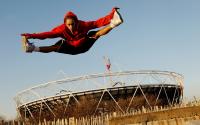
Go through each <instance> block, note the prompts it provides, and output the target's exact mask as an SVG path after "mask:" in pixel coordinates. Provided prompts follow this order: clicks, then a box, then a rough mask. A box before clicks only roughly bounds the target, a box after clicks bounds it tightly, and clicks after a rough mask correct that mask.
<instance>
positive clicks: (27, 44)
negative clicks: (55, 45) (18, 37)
mask: <svg viewBox="0 0 200 125" xmlns="http://www.w3.org/2000/svg"><path fill="white" fill-rule="evenodd" d="M22 47H23V50H24V51H25V52H27V53H32V52H33V50H34V49H35V45H34V44H33V43H30V42H29V41H28V40H27V39H26V37H25V36H22Z"/></svg>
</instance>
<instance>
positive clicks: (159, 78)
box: [15, 66, 183, 121]
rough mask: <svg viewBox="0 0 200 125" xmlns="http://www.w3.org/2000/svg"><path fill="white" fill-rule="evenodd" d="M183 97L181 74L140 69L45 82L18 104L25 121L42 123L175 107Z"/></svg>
mask: <svg viewBox="0 0 200 125" xmlns="http://www.w3.org/2000/svg"><path fill="white" fill-rule="evenodd" d="M107 67H108V68H109V66H107ZM182 97H183V76H182V75H181V74H178V73H175V72H169V71H159V70H138V71H120V72H111V71H108V72H106V73H99V74H91V75H83V76H78V77H71V78H63V79H59V80H55V81H50V82H47V83H42V84H39V85H38V86H34V87H31V88H28V89H26V90H24V91H21V92H19V93H18V94H17V95H16V96H15V102H16V105H17V111H18V113H19V115H20V116H21V118H23V119H34V120H37V121H39V120H42V119H44V118H45V119H46V120H52V119H55V118H69V117H82V116H91V115H102V114H107V113H110V112H121V113H126V112H130V111H133V110H138V109H140V108H142V107H146V108H153V107H154V106H166V105H167V106H173V105H175V104H180V103H181V101H182Z"/></svg>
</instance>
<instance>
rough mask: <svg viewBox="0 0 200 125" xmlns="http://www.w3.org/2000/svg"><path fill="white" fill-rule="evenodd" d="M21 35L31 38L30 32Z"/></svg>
mask: <svg viewBox="0 0 200 125" xmlns="http://www.w3.org/2000/svg"><path fill="white" fill-rule="evenodd" d="M21 36H25V37H26V39H29V38H30V34H29V33H22V34H21Z"/></svg>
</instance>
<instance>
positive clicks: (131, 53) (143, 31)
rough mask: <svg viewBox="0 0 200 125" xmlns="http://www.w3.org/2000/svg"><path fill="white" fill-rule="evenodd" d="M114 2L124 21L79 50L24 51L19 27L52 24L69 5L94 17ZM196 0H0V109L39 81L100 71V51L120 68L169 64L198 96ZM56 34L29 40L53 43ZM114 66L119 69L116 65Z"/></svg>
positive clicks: (7, 111)
mask: <svg viewBox="0 0 200 125" xmlns="http://www.w3.org/2000/svg"><path fill="white" fill-rule="evenodd" d="M113 6H118V7H120V8H121V9H120V12H121V14H122V16H123V18H124V23H123V24H122V25H120V26H119V27H117V28H116V29H114V30H113V31H112V32H110V33H109V34H108V35H106V36H104V37H102V38H101V39H99V40H98V41H97V42H96V43H95V45H94V46H93V47H92V48H91V49H90V50H89V51H88V52H87V53H84V54H81V55H76V56H72V55H65V54H58V53H50V54H42V53H31V54H27V53H24V52H23V51H22V50H21V37H20V34H21V33H26V32H27V33H34V32H43V31H48V30H51V29H52V28H53V27H55V26H57V25H59V24H61V23H63V16H64V14H65V13H66V12H67V11H69V10H71V11H73V12H74V13H76V14H77V16H78V18H79V19H81V20H95V19H98V18H99V17H102V16H104V15H105V14H107V13H108V12H110V10H111V9H112V7H113ZM199 13H200V1H199V0H165V1H164V0H118V1H116V0H106V1H94V0H84V1H78V0H59V1H49V0H42V1H41V0H17V1H13V0H2V1H1V4H0V36H1V37H0V44H1V45H0V58H1V61H0V69H1V70H0V76H1V77H0V85H1V87H0V92H1V94H0V115H3V116H7V117H13V116H15V114H16V112H15V103H14V101H13V97H14V96H15V95H16V93H17V92H19V91H21V90H24V89H26V88H29V87H31V86H35V85H37V84H39V83H41V82H47V81H51V80H55V79H56V78H58V77H59V75H60V74H59V71H60V70H62V71H64V72H65V73H66V74H67V75H68V76H77V75H84V74H91V73H98V72H104V70H105V69H104V65H103V58H102V57H103V56H108V57H110V59H111V62H112V63H115V64H117V65H118V67H120V68H121V69H123V70H141V69H146V70H151V69H155V70H167V71H174V72H178V73H180V74H183V75H184V77H185V85H184V86H185V90H184V92H185V94H184V96H185V97H193V96H197V97H199V96H200V92H199V87H200V85H199V84H200V77H199V74H200V66H199V65H200V58H199V57H200V49H199V47H200V42H199V41H200V35H199V33H200V23H199V22H200V16H199ZM57 40H58V39H52V40H49V39H46V40H32V41H33V42H34V43H35V44H36V45H38V46H42V45H51V44H54V43H55V42H56V41H57ZM112 68H113V70H117V68H116V67H115V66H113V67H112Z"/></svg>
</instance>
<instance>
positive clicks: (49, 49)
mask: <svg viewBox="0 0 200 125" xmlns="http://www.w3.org/2000/svg"><path fill="white" fill-rule="evenodd" d="M59 48H60V46H56V45H53V46H42V47H39V51H38V52H42V53H49V52H56V51H57V50H58V49H59Z"/></svg>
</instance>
